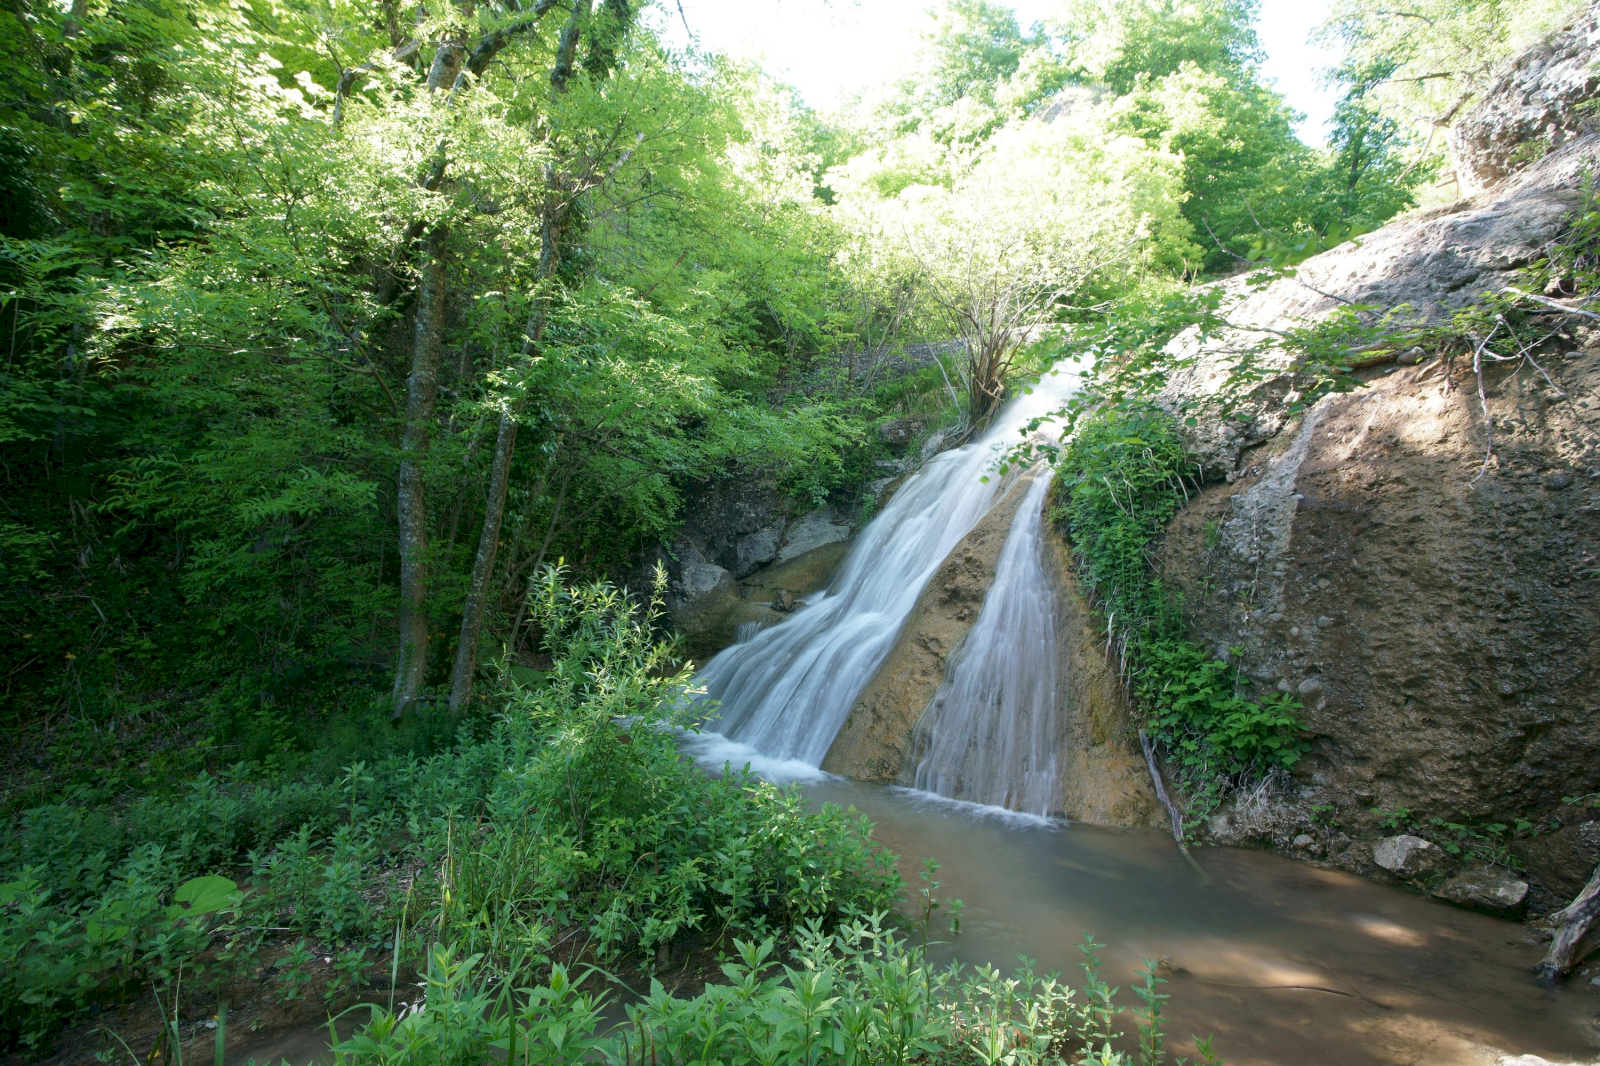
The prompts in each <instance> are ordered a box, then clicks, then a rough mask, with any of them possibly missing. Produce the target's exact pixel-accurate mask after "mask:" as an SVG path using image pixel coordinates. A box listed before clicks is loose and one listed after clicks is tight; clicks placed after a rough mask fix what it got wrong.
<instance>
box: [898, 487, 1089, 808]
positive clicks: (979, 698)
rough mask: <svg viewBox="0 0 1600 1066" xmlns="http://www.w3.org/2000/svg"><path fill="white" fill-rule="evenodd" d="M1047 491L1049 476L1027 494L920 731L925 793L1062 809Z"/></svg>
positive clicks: (917, 748)
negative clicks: (1047, 557)
mask: <svg viewBox="0 0 1600 1066" xmlns="http://www.w3.org/2000/svg"><path fill="white" fill-rule="evenodd" d="M1049 488H1050V471H1048V470H1046V471H1043V472H1041V473H1040V475H1039V476H1038V477H1036V478H1035V479H1034V481H1033V484H1032V485H1031V486H1029V488H1028V495H1027V498H1026V499H1024V500H1023V503H1022V508H1021V509H1020V510H1019V511H1017V516H1016V518H1014V519H1012V522H1011V530H1010V532H1009V533H1008V534H1007V536H1006V545H1005V548H1004V550H1002V552H1001V553H1000V562H999V565H998V566H997V567H996V568H995V575H994V583H993V584H992V585H990V586H989V592H988V594H987V595H986V596H985V597H984V600H983V610H982V611H981V612H980V613H979V615H978V621H977V622H976V624H974V625H973V627H972V630H971V632H969V633H968V634H967V636H966V639H965V640H963V641H962V642H961V646H960V647H959V648H958V649H957V650H956V652H955V654H953V655H952V656H951V657H950V662H949V664H948V666H947V667H946V669H945V680H944V683H943V684H942V685H940V686H939V690H938V692H937V693H936V694H935V695H934V697H933V701H932V702H931V703H930V704H929V705H928V709H927V711H926V712H925V713H924V714H923V716H922V719H921V720H920V721H919V722H918V723H917V728H916V732H915V733H914V734H913V737H912V742H911V758H912V760H913V761H914V763H915V765H916V775H915V783H916V787H917V788H919V789H923V790H924V791H927V792H937V793H938V794H939V795H941V796H949V797H950V798H952V799H962V800H970V801H972V802H974V803H985V804H990V805H993V806H996V807H1008V808H1010V809H1011V810H1014V811H1023V812H1025V813H1028V814H1039V815H1048V814H1049V813H1051V811H1052V810H1053V809H1057V804H1058V801H1059V798H1060V781H1059V779H1058V777H1057V773H1056V762H1057V757H1058V754H1059V752H1060V748H1061V733H1062V716H1061V708H1060V702H1059V700H1058V693H1057V675H1058V674H1059V664H1058V659H1059V652H1058V651H1057V648H1056V629H1055V594H1054V593H1053V592H1052V591H1051V585H1050V577H1049V574H1048V572H1047V571H1046V569H1045V565H1046V564H1045V554H1044V553H1045V551H1046V550H1047V548H1046V545H1045V542H1044V537H1043V536H1042V534H1043V531H1044V513H1043V512H1044V496H1045V493H1046V492H1047V491H1049Z"/></svg>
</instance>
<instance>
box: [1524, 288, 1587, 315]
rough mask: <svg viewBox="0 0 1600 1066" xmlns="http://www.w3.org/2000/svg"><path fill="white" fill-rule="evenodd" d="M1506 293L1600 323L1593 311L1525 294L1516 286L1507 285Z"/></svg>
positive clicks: (1545, 297) (1529, 293) (1546, 297)
mask: <svg viewBox="0 0 1600 1066" xmlns="http://www.w3.org/2000/svg"><path fill="white" fill-rule="evenodd" d="M1506 291H1507V292H1514V293H1516V294H1517V295H1518V296H1520V297H1522V298H1523V299H1524V300H1532V301H1533V302H1534V303H1536V304H1543V305H1544V306H1545V307H1549V308H1553V309H1554V310H1557V311H1564V312H1565V313H1567V314H1569V315H1582V316H1583V317H1584V318H1592V319H1595V320H1596V321H1600V315H1597V314H1595V313H1594V312H1593V311H1585V310H1584V309H1583V308H1581V307H1573V306H1572V305H1571V304H1564V303H1562V302H1561V301H1560V300H1552V299H1550V297H1548V296H1536V295H1534V294H1533V293H1531V292H1524V291H1523V290H1522V289H1519V288H1517V287H1516V286H1515V285H1507V286H1506Z"/></svg>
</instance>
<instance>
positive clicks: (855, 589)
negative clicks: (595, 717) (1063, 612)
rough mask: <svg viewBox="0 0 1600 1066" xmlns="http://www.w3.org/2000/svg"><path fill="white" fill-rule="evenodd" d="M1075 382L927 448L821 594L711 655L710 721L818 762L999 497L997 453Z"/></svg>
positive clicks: (744, 739) (1054, 381) (1040, 389)
mask: <svg viewBox="0 0 1600 1066" xmlns="http://www.w3.org/2000/svg"><path fill="white" fill-rule="evenodd" d="M1076 385H1077V374H1076V373H1075V372H1074V371H1073V370H1072V369H1071V368H1069V367H1068V366H1065V365H1064V366H1063V367H1062V368H1061V369H1059V370H1057V371H1055V372H1052V373H1050V374H1047V375H1046V376H1045V377H1044V378H1042V379H1041V380H1040V381H1039V382H1038V383H1037V385H1035V386H1034V388H1033V390H1032V392H1031V393H1029V394H1025V395H1024V396H1022V397H1020V398H1018V399H1017V400H1016V401H1015V402H1013V403H1011V404H1010V405H1009V406H1008V407H1006V409H1005V410H1004V411H1002V412H1001V414H1000V415H999V416H998V417H997V418H996V419H995V421H994V423H993V424H992V426H991V428H990V429H989V431H988V432H987V433H985V434H984V436H983V437H982V439H980V440H978V441H976V442H974V443H972V444H968V445H965V446H964V447H961V448H957V449H954V450H952V451H949V452H946V453H944V454H943V455H939V456H936V457H934V458H933V459H932V460H930V461H929V462H928V463H927V464H926V465H925V466H924V467H923V468H922V469H921V470H920V471H918V472H917V473H916V474H914V475H913V476H912V477H910V478H909V479H907V481H906V483H905V485H904V486H902V487H901V489H900V491H899V492H897V493H895V495H894V497H893V498H892V499H891V500H890V501H889V504H888V506H886V507H885V508H884V510H883V512H882V514H880V515H879V516H878V517H877V518H875V519H873V521H872V522H871V523H870V524H868V526H867V527H866V529H864V530H862V532H861V535H860V538H859V539H858V541H857V543H856V546H855V548H854V549H853V550H852V551H851V553H850V555H849V557H848V558H847V559H846V560H845V563H844V566H843V568H842V570H841V571H840V573H839V575H838V577H836V578H835V579H834V582H833V584H832V586H831V587H830V589H829V591H828V593H827V594H826V595H825V596H821V597H808V600H809V601H810V606H809V607H807V608H806V609H805V610H804V611H801V612H800V613H799V614H797V615H796V616H795V617H794V618H793V619H791V620H789V621H787V622H785V623H784V624H782V625H778V626H773V627H772V628H770V629H766V630H763V631H762V632H761V633H759V634H757V635H756V636H755V637H754V638H753V639H751V640H748V641H746V642H744V643H741V644H736V645H734V646H732V647H730V648H727V649H724V650H723V651H722V652H720V653H719V654H717V655H716V656H715V657H714V658H712V660H711V661H710V662H709V663H707V664H706V666H705V668H704V669H703V670H701V672H700V674H699V678H698V680H699V682H700V683H701V684H702V685H704V686H705V689H706V694H707V696H708V697H709V698H711V699H714V700H717V701H719V702H720V704H721V711H720V714H719V717H718V719H717V720H716V721H714V722H712V723H709V725H710V728H713V729H716V730H719V731H720V732H721V733H722V734H723V735H724V736H726V737H727V738H729V739H731V740H734V741H737V742H739V743H740V744H743V745H746V746H748V747H749V748H750V749H753V750H754V751H755V752H757V753H759V754H760V755H762V756H765V757H766V758H768V759H769V760H781V761H787V762H789V763H800V764H804V765H808V766H812V767H815V766H818V765H820V764H821V762H822V759H823V756H825V755H826V754H827V752H828V747H829V746H830V745H831V744H832V743H833V738H834V736H835V735H836V734H837V733H838V732H839V729H840V728H841V727H842V726H843V725H844V721H845V719H846V718H847V717H848V716H849V714H850V709H851V707H852V706H853V705H854V704H855V701H856V698H857V697H858V696H859V695H860V694H861V691H862V689H864V688H865V687H866V685H867V683H868V682H869V681H870V680H871V679H872V677H873V675H874V674H875V673H876V672H877V670H878V668H879V667H880V666H881V665H882V664H883V660H884V658H885V657H886V656H887V655H888V653H889V649H890V648H891V647H892V646H893V644H894V640H895V637H896V636H897V635H898V634H899V632H900V629H901V627H902V626H903V625H904V624H905V622H906V619H907V617H908V616H909V615H910V613H911V609H912V607H913V606H914V605H915V604H916V601H917V597H918V596H919V595H920V594H921V592H922V589H923V586H924V585H926V584H927V582H928V579H929V578H930V577H932V576H933V572H934V570H936V569H937V568H938V566H939V563H940V562H942V561H943V559H944V557H945V556H946V555H947V554H948V553H949V552H950V550H951V549H952V548H954V547H955V545H956V544H957V543H958V542H960V540H961V538H962V537H964V536H966V534H967V533H968V532H969V531H970V530H971V529H972V527H973V526H974V525H976V524H977V522H978V521H979V520H980V519H981V518H982V517H983V516H984V514H985V513H986V512H987V511H988V510H989V508H990V507H991V506H992V505H993V504H994V502H995V500H996V499H997V498H998V495H999V489H1000V487H1001V486H1000V484H999V479H997V478H986V475H989V474H991V473H993V467H994V462H995V459H996V458H997V457H998V456H999V455H1000V454H1001V453H1002V452H1003V451H1005V450H1006V449H1007V448H1008V447H1009V446H1010V445H1012V444H1014V443H1017V441H1018V439H1019V433H1020V432H1021V431H1024V430H1025V428H1026V427H1027V426H1028V425H1029V423H1030V422H1031V421H1032V420H1033V419H1035V418H1037V417H1039V416H1040V415H1043V414H1045V413H1046V412H1048V411H1051V410H1054V409H1055V408H1057V407H1059V406H1061V404H1062V403H1063V402H1064V401H1065V399H1066V398H1067V396H1069V395H1070V394H1071V392H1072V391H1073V390H1074V388H1075V387H1076ZM1032 509H1033V510H1034V511H1037V510H1038V508H1037V506H1033V507H1032ZM1025 510H1026V508H1025ZM1052 654H1053V653H1052Z"/></svg>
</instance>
